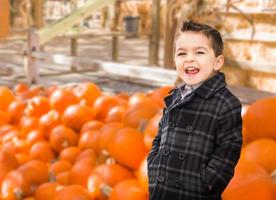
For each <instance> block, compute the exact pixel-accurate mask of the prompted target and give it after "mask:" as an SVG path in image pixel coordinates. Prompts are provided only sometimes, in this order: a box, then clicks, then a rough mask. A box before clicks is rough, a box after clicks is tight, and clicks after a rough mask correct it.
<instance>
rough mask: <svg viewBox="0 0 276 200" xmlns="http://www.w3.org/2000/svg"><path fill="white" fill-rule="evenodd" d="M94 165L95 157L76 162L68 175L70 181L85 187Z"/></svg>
mask: <svg viewBox="0 0 276 200" xmlns="http://www.w3.org/2000/svg"><path fill="white" fill-rule="evenodd" d="M95 165H96V159H91V158H86V159H81V160H79V161H78V162H76V163H75V164H74V165H73V167H72V169H71V171H70V175H69V179H70V183H71V184H76V185H81V186H83V187H86V185H87V180H88V177H89V174H90V173H91V172H92V170H93V168H94V167H95Z"/></svg>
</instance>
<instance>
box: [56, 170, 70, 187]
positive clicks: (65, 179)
mask: <svg viewBox="0 0 276 200" xmlns="http://www.w3.org/2000/svg"><path fill="white" fill-rule="evenodd" d="M56 182H57V183H59V184H61V185H70V171H66V172H61V173H59V174H58V175H57V176H56Z"/></svg>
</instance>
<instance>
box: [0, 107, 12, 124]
mask: <svg viewBox="0 0 276 200" xmlns="http://www.w3.org/2000/svg"><path fill="white" fill-rule="evenodd" d="M10 121H11V115H10V113H9V112H6V111H2V110H0V126H3V125H6V124H8V123H10Z"/></svg>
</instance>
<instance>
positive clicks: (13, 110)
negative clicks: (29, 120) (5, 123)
mask: <svg viewBox="0 0 276 200" xmlns="http://www.w3.org/2000/svg"><path fill="white" fill-rule="evenodd" d="M26 105H27V104H26V102H24V101H22V100H15V101H13V102H11V103H10V105H9V107H8V110H7V111H8V112H9V113H10V116H11V123H12V124H16V125H17V124H18V123H19V121H20V118H21V117H22V115H23V114H24V110H25V108H26Z"/></svg>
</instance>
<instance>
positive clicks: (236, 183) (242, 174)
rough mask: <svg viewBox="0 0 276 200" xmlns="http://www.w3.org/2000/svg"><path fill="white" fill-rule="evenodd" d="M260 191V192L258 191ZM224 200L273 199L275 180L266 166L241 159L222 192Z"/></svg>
mask: <svg viewBox="0 0 276 200" xmlns="http://www.w3.org/2000/svg"><path fill="white" fill-rule="evenodd" d="M256 191H258V192H256ZM222 199H223V200H236V199H239V200H247V199H265V200H273V199H274V191H273V182H272V179H271V177H270V176H269V174H268V173H267V172H266V171H265V169H264V168H262V167H261V166H259V165H258V164H256V163H254V162H252V161H246V160H240V161H239V162H238V164H237V166H236V168H235V175H234V177H233V179H232V180H231V181H230V183H229V185H228V186H227V188H226V190H225V191H224V192H223V194H222Z"/></svg>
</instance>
